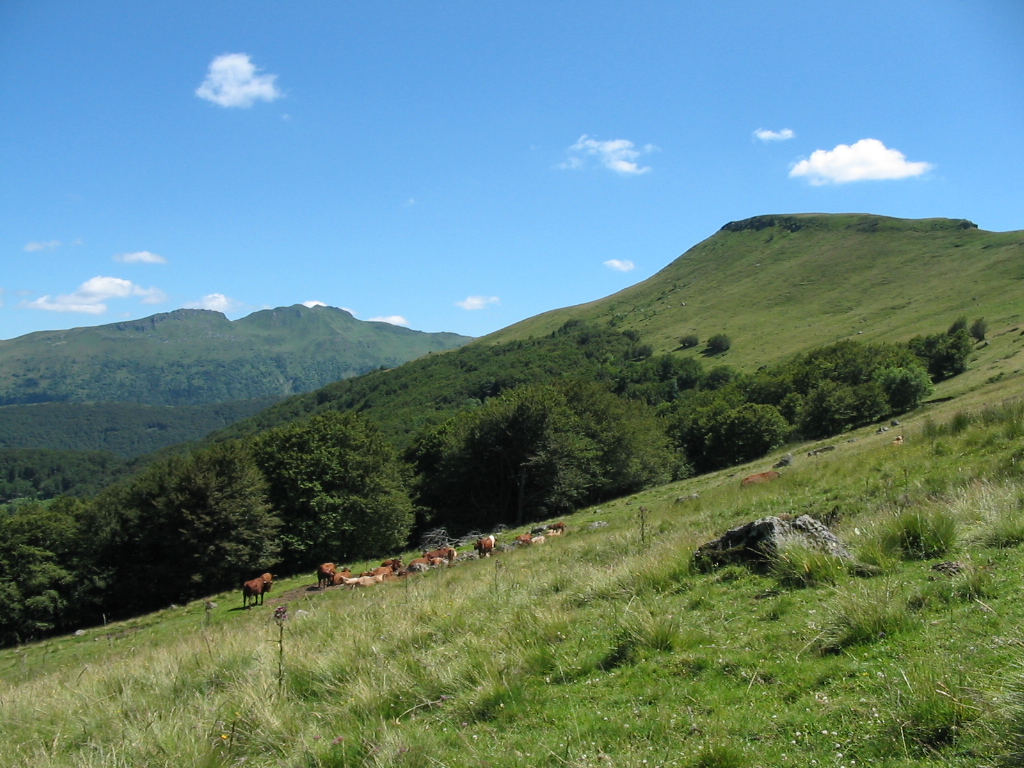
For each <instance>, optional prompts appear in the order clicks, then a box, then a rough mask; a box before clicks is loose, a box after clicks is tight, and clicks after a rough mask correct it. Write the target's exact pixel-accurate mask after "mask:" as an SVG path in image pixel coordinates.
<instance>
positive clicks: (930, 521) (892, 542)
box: [880, 508, 957, 560]
mask: <svg viewBox="0 0 1024 768" xmlns="http://www.w3.org/2000/svg"><path fill="white" fill-rule="evenodd" d="M880 535H881V542H880V544H881V547H882V549H883V551H886V550H887V551H892V552H896V551H898V552H900V553H902V555H903V557H905V558H906V559H908V560H927V559H929V558H932V557H941V556H942V555H945V554H947V553H948V552H950V551H952V549H953V547H954V546H955V545H956V541H957V521H956V518H955V517H954V516H953V515H952V514H951V513H950V512H948V511H947V510H945V509H942V508H933V509H907V510H904V511H902V512H900V513H898V514H896V515H895V516H894V517H892V518H891V519H890V520H889V521H888V522H887V523H886V524H885V525H884V526H883V527H882V530H881V532H880Z"/></svg>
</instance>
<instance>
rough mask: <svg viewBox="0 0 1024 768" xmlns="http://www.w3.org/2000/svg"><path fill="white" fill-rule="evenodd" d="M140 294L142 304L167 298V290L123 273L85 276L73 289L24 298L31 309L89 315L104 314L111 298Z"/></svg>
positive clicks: (154, 302) (158, 302)
mask: <svg viewBox="0 0 1024 768" xmlns="http://www.w3.org/2000/svg"><path fill="white" fill-rule="evenodd" d="M131 297H138V298H140V299H141V300H142V303H143V304H160V303H162V302H164V301H167V294H165V293H164V292H163V291H161V290H160V289H159V288H143V287H142V286H140V285H136V284H135V283H133V282H132V281H131V280H125V279H123V278H120V277H102V276H100V277H94V278H92V279H90V280H86V281H85V282H84V283H82V284H81V285H80V286H78V290H76V291H75V292H74V293H68V294H64V295H62V296H57V297H56V298H53V297H51V296H49V295H47V296H42V297H41V298H38V299H36V300H35V301H29V302H25V304H24V305H23V306H25V307H27V308H29V309H45V310H48V311H50V312H81V313H84V314H87V315H102V314H103V313H104V312H106V311H107V302H108V301H110V300H111V299H127V298H131Z"/></svg>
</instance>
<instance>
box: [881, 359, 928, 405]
mask: <svg viewBox="0 0 1024 768" xmlns="http://www.w3.org/2000/svg"><path fill="white" fill-rule="evenodd" d="M875 381H877V382H878V384H879V386H880V387H881V388H882V391H883V392H885V396H886V399H887V400H888V401H889V408H890V409H891V411H892V413H906V412H907V411H910V410H913V409H914V408H916V407H917V406H919V405H920V404H921V402H922V401H923V400H924V399H925V398H926V397H928V396H929V395H930V394H931V393H932V390H933V387H932V380H931V378H930V377H929V376H928V372H927V371H925V370H924V369H923V368H921V367H920V366H916V365H914V366H908V367H903V368H882V369H880V370H878V371H876V372H875Z"/></svg>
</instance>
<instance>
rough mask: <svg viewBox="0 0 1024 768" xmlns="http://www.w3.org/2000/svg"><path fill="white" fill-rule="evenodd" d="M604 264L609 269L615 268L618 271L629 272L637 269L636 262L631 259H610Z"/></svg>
mask: <svg viewBox="0 0 1024 768" xmlns="http://www.w3.org/2000/svg"><path fill="white" fill-rule="evenodd" d="M604 265H605V266H606V267H608V269H614V270H615V271H616V272H629V271H630V270H633V269H636V264H634V263H633V262H632V261H630V260H629V259H608V261H606V262H604Z"/></svg>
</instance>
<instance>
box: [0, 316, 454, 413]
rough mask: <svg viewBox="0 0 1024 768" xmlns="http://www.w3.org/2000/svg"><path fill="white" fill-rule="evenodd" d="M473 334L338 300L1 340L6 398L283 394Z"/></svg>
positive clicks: (220, 398)
mask: <svg viewBox="0 0 1024 768" xmlns="http://www.w3.org/2000/svg"><path fill="white" fill-rule="evenodd" d="M469 341H471V337H467V336H460V335H458V334H455V333H425V332H422V331H414V330H410V329H409V328H403V327H401V326H396V325H390V324H388V323H382V322H366V321H362V320H357V319H356V318H354V317H353V316H352V315H351V314H350V313H349V312H346V311H345V310H343V309H338V308H336V307H326V306H315V307H307V306H305V305H302V304H296V305H293V306H290V307H278V308H277V309H268V310H262V311H259V312H254V313H253V314H251V315H248V316H247V317H243V318H241V319H239V320H235V321H231V320H228V319H227V317H225V316H224V315H223V314H222V313H220V312H214V311H210V310H204V309H179V310H175V311H173V312H166V313H161V314H157V315H152V316H150V317H145V318H141V319H139V320H131V321H126V322H118V323H110V324H107V325H101V326H94V327H86V328H72V329H69V330H63V331H39V332H36V333H30V334H27V335H25V336H20V337H18V338H15V339H10V340H6V341H0V405H20V404H30V403H47V402H123V403H142V404H146V405H206V404H211V403H222V402H226V401H235V400H251V399H254V398H266V397H284V396H287V395H292V394H297V393H300V392H308V391H312V390H315V389H318V388H319V387H322V386H325V385H326V384H329V383H331V382H334V381H338V380H339V379H344V378H348V377H351V376H357V375H359V374H362V373H366V372H368V371H371V370H375V369H378V368H382V367H383V368H392V367H395V366H397V365H401V364H402V363H404V362H407V361H409V360H412V359H414V358H417V357H420V356H422V355H425V354H427V353H428V352H440V351H444V350H447V349H453V348H455V347H459V346H461V345H463V344H465V343H467V342H469Z"/></svg>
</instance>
